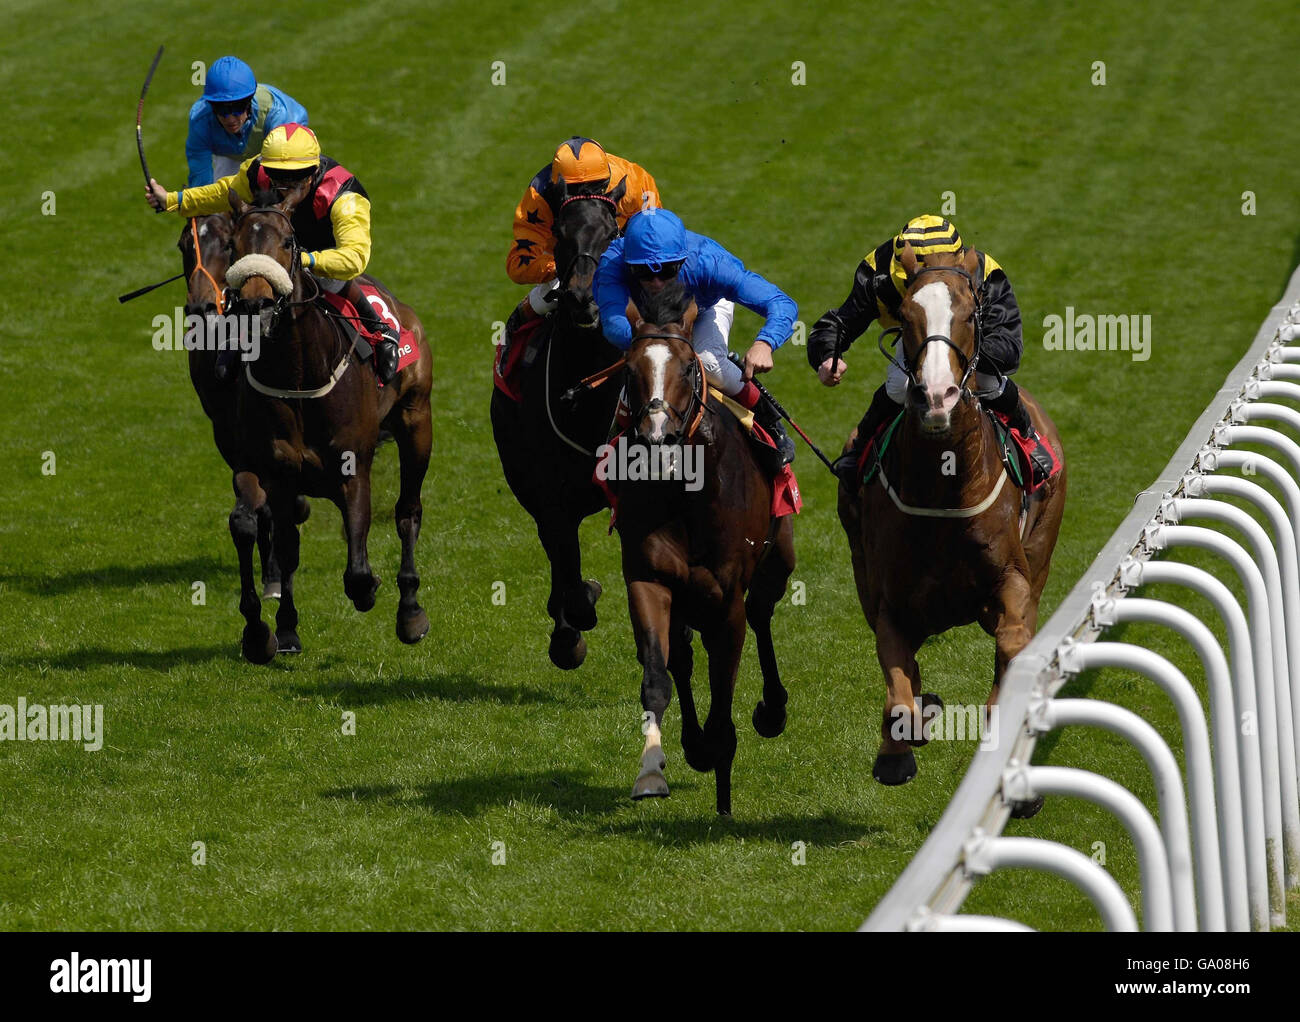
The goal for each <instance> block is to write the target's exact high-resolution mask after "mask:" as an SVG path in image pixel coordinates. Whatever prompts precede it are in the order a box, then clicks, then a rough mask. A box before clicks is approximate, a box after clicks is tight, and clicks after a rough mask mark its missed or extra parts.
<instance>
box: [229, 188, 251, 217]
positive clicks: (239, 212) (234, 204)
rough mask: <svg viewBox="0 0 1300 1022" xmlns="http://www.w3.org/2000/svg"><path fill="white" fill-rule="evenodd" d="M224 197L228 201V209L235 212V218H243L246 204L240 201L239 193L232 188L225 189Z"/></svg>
mask: <svg viewBox="0 0 1300 1022" xmlns="http://www.w3.org/2000/svg"><path fill="white" fill-rule="evenodd" d="M226 197H227V198H228V199H229V200H230V208H231V209H233V210H234V211H235V216H243V215H244V210H246V209H247V208H248V203H247V202H245V201H244V200H243V199H241V198H240V197H239V193H238V192H237V191H235V190H234V189H233V188H227V189H226Z"/></svg>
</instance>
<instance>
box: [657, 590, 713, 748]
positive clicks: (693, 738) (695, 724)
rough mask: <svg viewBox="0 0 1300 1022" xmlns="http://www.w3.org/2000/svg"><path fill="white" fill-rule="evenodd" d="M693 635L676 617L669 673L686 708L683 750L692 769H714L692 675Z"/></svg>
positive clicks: (683, 717) (682, 707)
mask: <svg viewBox="0 0 1300 1022" xmlns="http://www.w3.org/2000/svg"><path fill="white" fill-rule="evenodd" d="M692 638H693V633H692V632H691V629H690V627H689V626H688V625H686V623H685V622H684V621H682V620H680V619H679V618H677V617H676V616H674V618H673V621H672V627H671V632H670V635H669V639H668V643H669V649H668V673H670V674H671V675H672V676H673V682H674V683H675V684H676V686H677V701H678V703H679V705H680V706H681V711H682V752H683V753H684V754H685V755H686V763H687V765H688V766H689V767H690V768H691V769H692V770H698V771H700V772H701V773H704V772H705V771H707V770H712V769H713V754H712V752H711V751H710V749H709V747H708V744H707V743H706V742H705V741H704V732H703V731H702V730H701V729H700V718H699V714H698V713H696V710H695V690H694V689H693V688H692V687H691V676H692V675H693V674H694V672H695V647H694V646H693V644H692Z"/></svg>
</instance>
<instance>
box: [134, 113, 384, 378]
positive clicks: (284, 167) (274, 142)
mask: <svg viewBox="0 0 1300 1022" xmlns="http://www.w3.org/2000/svg"><path fill="white" fill-rule="evenodd" d="M304 179H310V180H311V188H310V189H309V190H308V192H307V194H306V195H305V196H304V197H303V198H302V199H301V200H300V201H299V202H298V204H297V206H295V207H294V210H293V215H292V216H291V217H290V220H291V222H292V224H293V230H294V234H295V236H296V237H297V239H298V244H299V245H300V246H301V248H302V266H303V268H304V269H305V270H308V271H309V272H310V273H311V274H312V275H313V276H314V277H315V278H316V281H317V283H318V284H320V286H321V288H322V289H323V290H326V291H329V292H331V293H334V294H341V295H342V296H343V297H344V298H346V299H347V300H348V301H349V302H351V303H352V305H353V306H354V307H355V308H356V310H357V313H358V315H359V316H360V318H361V319H362V321H363V324H364V326H365V327H366V329H367V330H369V331H370V332H371V333H372V334H373V335H375V337H376V338H377V340H376V343H375V374H376V375H377V376H378V377H379V379H380V380H381V381H382V382H384V383H388V382H390V381H391V380H392V378H393V376H394V375H395V373H396V371H397V357H398V355H397V345H398V339H399V338H398V334H397V330H396V329H395V328H394V327H393V326H392V325H391V324H389V323H387V322H385V321H384V320H383V319H382V318H381V317H380V316H379V315H378V313H376V312H375V310H374V308H373V306H371V304H370V302H369V301H368V300H367V299H366V296H365V294H364V293H363V292H362V290H361V288H360V287H358V286H357V281H356V278H357V277H359V276H360V275H361V274H362V273H364V272H365V269H366V266H367V265H368V264H369V263H370V249H371V241H370V197H369V196H368V195H367V194H366V190H365V188H363V187H362V185H361V182H360V181H358V180H357V178H356V176H355V175H354V174H352V172H351V171H349V170H347V169H346V168H344V167H343V166H341V165H340V164H339V163H338V162H337V161H335V160H332V159H330V158H329V157H328V156H322V155H321V151H320V142H319V141H318V140H317V138H316V134H315V132H313V131H312V130H311V129H310V128H307V127H304V126H302V125H301V124H282V125H280V126H279V127H277V128H275V129H273V130H272V131H269V132H267V135H266V138H265V139H264V140H263V142H262V151H261V154H260V155H258V156H256V157H254V158H253V159H251V160H246V161H245V162H244V163H243V164H241V165H240V168H239V170H238V171H237V172H236V173H234V174H232V175H230V176H229V177H223V178H220V179H218V180H216V181H214V182H213V183H212V184H210V185H201V186H200V187H198V188H185V189H182V190H181V191H179V192H169V191H167V189H165V188H163V187H162V186H161V185H160V184H158V182H157V181H154V180H153V179H152V178H151V179H150V181H149V187H148V188H147V189H146V190H145V198H146V200H147V201H148V202H149V205H151V206H152V207H153V208H154V209H158V210H165V211H166V212H168V213H179V214H180V215H181V216H183V217H194V216H203V215H205V214H210V213H224V212H228V211H229V210H230V199H229V193H230V192H231V191H233V192H234V193H235V194H236V195H238V196H239V197H240V198H241V199H243V200H244V201H245V202H249V203H252V202H255V201H256V200H255V198H254V196H255V195H256V194H257V193H258V192H266V191H274V192H276V193H278V194H279V195H280V196H281V197H283V196H284V195H286V194H287V193H288V192H290V191H291V190H293V188H295V187H296V186H297V185H298V184H299V183H300V182H302V181H303V180H304Z"/></svg>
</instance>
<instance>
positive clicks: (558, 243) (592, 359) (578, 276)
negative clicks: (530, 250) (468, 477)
mask: <svg viewBox="0 0 1300 1022" xmlns="http://www.w3.org/2000/svg"><path fill="white" fill-rule="evenodd" d="M625 186H626V183H625V182H624V183H620V184H619V185H618V186H617V187H616V188H615V189H614V191H613V192H611V193H609V194H608V195H589V194H582V193H579V194H575V195H571V196H569V197H568V198H566V199H565V200H564V201H563V203H562V204H561V205H560V209H559V210H558V212H557V213H556V216H555V223H554V226H553V227H552V231H553V233H554V235H555V262H556V266H557V267H558V273H557V278H558V280H559V282H560V297H559V300H558V303H557V307H556V309H555V311H553V312H552V313H551V314H550V316H549V317H548V321H547V322H546V323H545V324H543V326H542V328H541V329H543V330H546V331H548V337H547V339H546V340H545V342H544V348H543V349H541V350H540V352H539V354H538V355H537V358H536V361H535V363H534V364H533V365H532V366H531V367H529V368H525V369H524V370H522V382H521V385H522V391H523V401H522V402H516V401H514V400H512V399H511V398H509V397H507V396H506V395H504V394H502V393H501V391H500V390H498V389H496V388H495V387H494V388H493V389H492V410H491V414H492V435H493V437H494V438H495V440H496V445H497V452H498V454H499V455H500V457H501V468H502V470H503V471H504V473H505V477H506V482H507V484H509V486H510V490H511V492H512V493H513V494H514V495H515V499H516V500H518V501H519V503H520V504H521V505H522V506H523V508H524V510H525V511H527V512H528V513H529V514H530V515H531V516H532V517H533V520H534V521H535V522H536V523H537V536H538V538H539V539H540V540H541V542H542V548H543V549H544V550H545V551H546V558H547V560H548V561H550V565H551V588H550V594H549V596H548V598H547V601H546V612H547V614H549V615H550V617H551V619H552V620H553V621H554V622H555V626H554V628H553V629H552V630H551V641H550V649H549V652H550V657H551V662H552V663H554V664H555V666H557V667H560V668H563V669H565V670H572V669H574V668H576V667H579V666H581V664H582V662H583V660H584V659H586V656H587V641H586V639H585V638H583V635H582V633H583V632H588V631H591V629H593V628H595V627H596V600H597V599H599V597H600V594H601V588H600V583H598V582H596V581H594V580H592V579H586V580H584V579H583V577H582V551H581V549H580V548H579V546H578V526H579V525H580V524H582V520H583V519H584V518H587V517H588V516H590V515H594V514H595V513H596V512H597V511H599V510H601V509H602V508H604V507H606V506H607V504H606V502H605V495H604V493H602V492H601V490H600V489H599V488H598V487H597V486H595V485H593V484H592V481H591V477H592V472H593V471H594V470H595V467H596V448H597V447H599V446H600V445H601V444H602V443H604V442H605V439H606V437H607V436H608V434H609V428H610V424H611V423H612V422H613V419H614V409H615V406H616V405H617V404H618V387H617V386H612V385H611V386H604V387H600V388H597V389H594V390H588V391H586V392H584V393H582V394H581V395H580V396H579V397H577V398H576V399H575V400H569V401H566V400H564V398H563V395H564V394H565V392H566V391H568V390H569V389H570V388H571V387H573V386H574V385H575V384H577V383H578V382H579V381H580V380H583V379H584V378H586V377H588V376H591V375H592V374H594V373H596V372H598V371H599V370H601V369H604V368H606V367H608V366H609V365H610V364H611V363H613V362H615V361H616V360H617V359H618V357H619V354H620V352H619V351H618V349H617V348H615V347H614V346H613V345H611V344H610V343H609V342H608V341H606V340H605V336H604V334H603V333H602V332H601V329H600V315H599V310H598V309H597V307H596V303H595V301H594V298H593V295H592V278H593V277H594V276H595V272H596V266H597V264H598V263H599V261H600V257H601V254H602V253H603V252H604V251H605V248H606V247H607V246H608V245H609V243H610V242H611V241H613V240H614V238H615V237H617V236H618V220H617V217H616V215H615V210H616V208H617V204H618V201H619V200H620V199H621V198H622V197H623V189H624V188H625Z"/></svg>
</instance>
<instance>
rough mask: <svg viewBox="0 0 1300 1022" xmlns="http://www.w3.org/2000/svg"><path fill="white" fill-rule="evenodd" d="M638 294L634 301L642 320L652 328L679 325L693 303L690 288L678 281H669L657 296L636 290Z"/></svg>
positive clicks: (693, 297) (693, 298)
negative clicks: (668, 324)
mask: <svg viewBox="0 0 1300 1022" xmlns="http://www.w3.org/2000/svg"><path fill="white" fill-rule="evenodd" d="M638 291H639V292H640V293H639V294H638V295H637V297H636V299H635V301H636V307H637V309H638V310H640V312H641V316H642V318H643V319H644V320H645V321H646V322H647V323H650V324H652V325H654V326H664V325H665V324H667V323H680V322H682V320H683V319H685V318H686V310H687V309H689V308H690V307H691V302H693V301H695V296H694V295H693V294H691V290H690V288H688V287H687V286H686V285H685V284H683V283H682V282H681V280H680V279H678V280H671V281H669V282H668V283H667V284H666V285H665V286H664V288H663V290H662V291H660V292H659V293H658V294H657V295H652V294H649V293H647V292H646V291H644V290H642V289H640V288H638Z"/></svg>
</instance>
